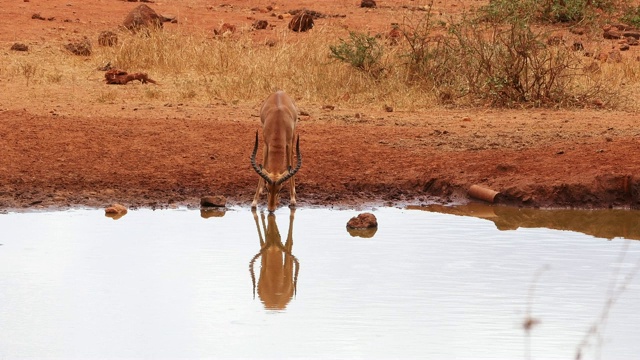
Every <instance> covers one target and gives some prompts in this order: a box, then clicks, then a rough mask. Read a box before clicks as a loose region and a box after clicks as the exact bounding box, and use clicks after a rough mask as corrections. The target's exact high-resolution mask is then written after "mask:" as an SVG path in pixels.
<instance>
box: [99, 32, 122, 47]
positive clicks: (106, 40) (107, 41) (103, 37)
mask: <svg viewBox="0 0 640 360" xmlns="http://www.w3.org/2000/svg"><path fill="white" fill-rule="evenodd" d="M117 44H118V35H116V33H114V32H113V31H103V32H101V33H100V35H98V45H100V46H114V45H117Z"/></svg>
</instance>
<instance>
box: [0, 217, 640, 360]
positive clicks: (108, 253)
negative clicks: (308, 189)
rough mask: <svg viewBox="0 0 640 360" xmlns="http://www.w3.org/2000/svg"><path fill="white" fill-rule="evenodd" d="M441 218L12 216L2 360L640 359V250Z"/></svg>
mask: <svg viewBox="0 0 640 360" xmlns="http://www.w3.org/2000/svg"><path fill="white" fill-rule="evenodd" d="M431 210H433V209H431ZM431 210H430V211H416V210H409V209H407V210H401V209H390V208H382V209H375V210H374V211H373V213H374V214H375V215H376V216H377V218H378V222H379V224H380V226H379V229H378V231H377V232H376V233H375V235H374V236H373V237H370V238H364V237H354V236H351V235H350V234H349V233H348V232H347V231H346V228H345V225H346V222H347V221H348V220H349V218H350V217H352V216H355V215H357V214H358V212H355V211H334V210H327V209H299V210H297V211H296V212H295V217H294V221H293V228H292V229H291V232H290V236H289V228H290V219H291V218H290V215H291V214H290V212H289V210H288V209H279V210H278V211H277V212H276V215H275V217H272V218H269V217H268V216H265V219H264V227H263V222H262V219H260V215H259V214H258V216H257V220H258V221H259V225H258V227H257V226H256V219H255V218H254V216H253V214H252V213H251V211H250V210H248V209H242V208H237V209H232V210H230V211H227V212H226V213H224V216H219V217H216V216H213V217H208V218H204V217H202V216H201V213H200V212H199V211H194V210H162V211H151V210H138V211H130V212H129V213H128V214H127V215H126V216H124V217H122V218H121V219H119V220H116V221H114V220H112V219H110V218H106V217H105V216H104V213H103V212H102V211H97V210H74V211H64V212H46V213H11V214H5V215H0V228H1V229H2V237H1V238H0V244H2V246H0V359H15V358H63V359H74V358H75V359H88V358H92V359H102V358H146V359H162V358H211V357H214V358H334V359H335V358H363V359H370V358H416V359H417V358H421V359H422V358H431V359H484V358H486V359H527V358H533V359H573V358H575V355H576V351H577V348H578V347H579V346H580V344H583V343H584V344H586V346H583V347H582V349H583V353H584V356H583V358H585V359H587V358H600V359H616V360H625V359H638V355H639V354H640V343H639V342H638V341H637V336H638V335H637V334H638V332H639V330H640V310H638V305H637V304H638V303H640V274H637V271H638V265H639V264H640V242H638V241H636V240H628V239H625V238H623V237H624V234H620V235H616V236H614V237H613V238H612V240H609V239H607V238H606V237H596V236H593V235H587V234H586V233H588V232H586V231H585V232H583V233H581V232H578V231H579V230H576V229H571V230H572V231H568V230H554V229H549V228H544V227H542V228H539V227H538V226H537V225H536V226H534V227H533V228H527V227H526V226H524V225H520V226H515V227H514V226H509V227H508V228H509V229H513V228H515V229H516V230H510V231H501V230H499V229H498V227H496V225H495V223H494V222H491V221H487V220H485V219H483V218H479V217H467V216H455V215H452V214H445V213H442V211H441V212H432V211H431ZM485 210H486V209H485ZM219 215H222V214H219ZM636 215H637V214H636ZM579 216H581V217H584V214H581V215H579ZM603 216H604V215H603ZM601 217H602V216H601ZM527 218H529V219H530V218H531V215H528V216H527ZM616 221H617V220H615V219H614V220H609V222H613V224H611V225H610V226H611V227H612V228H615V227H616V226H615V222H616ZM276 227H277V231H276ZM258 228H260V234H259V233H258ZM265 230H267V231H265ZM261 237H262V242H261ZM287 240H288V241H287ZM610 299H614V300H615V301H614V302H613V303H610V305H611V306H608V307H607V306H605V305H606V304H607V301H608V300H610ZM606 310H608V311H606ZM603 311H604V312H603ZM603 315H604V316H603ZM527 319H535V320H536V321H539V323H538V324H537V325H536V326H534V327H533V328H531V330H530V332H529V333H528V336H527V332H526V331H525V330H524V329H523V323H524V322H525V320H527ZM594 325H598V327H597V330H598V331H597V332H596V333H594V336H588V334H589V329H590V328H591V327H593V326H594ZM585 339H587V340H588V341H587V342H586V343H585V342H584V341H585Z"/></svg>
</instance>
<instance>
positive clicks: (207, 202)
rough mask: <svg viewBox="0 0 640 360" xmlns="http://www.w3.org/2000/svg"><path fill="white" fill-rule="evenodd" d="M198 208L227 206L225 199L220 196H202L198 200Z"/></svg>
mask: <svg viewBox="0 0 640 360" xmlns="http://www.w3.org/2000/svg"><path fill="white" fill-rule="evenodd" d="M200 206H205V207H225V206H227V198H225V197H224V196H222V195H213V196H203V197H202V198H201V199H200Z"/></svg>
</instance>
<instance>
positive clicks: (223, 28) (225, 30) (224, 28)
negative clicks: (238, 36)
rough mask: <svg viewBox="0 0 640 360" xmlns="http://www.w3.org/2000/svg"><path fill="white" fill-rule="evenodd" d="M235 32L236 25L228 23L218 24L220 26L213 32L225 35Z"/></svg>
mask: <svg viewBox="0 0 640 360" xmlns="http://www.w3.org/2000/svg"><path fill="white" fill-rule="evenodd" d="M235 32H236V26H235V25H233V24H229V23H224V24H222V25H220V28H218V29H214V30H213V34H214V35H217V36H225V35H229V34H233V33H235Z"/></svg>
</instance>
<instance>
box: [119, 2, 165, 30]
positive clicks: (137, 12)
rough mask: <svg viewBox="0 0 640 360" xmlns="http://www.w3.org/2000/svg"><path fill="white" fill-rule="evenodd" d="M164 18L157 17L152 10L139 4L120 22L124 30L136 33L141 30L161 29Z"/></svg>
mask: <svg viewBox="0 0 640 360" xmlns="http://www.w3.org/2000/svg"><path fill="white" fill-rule="evenodd" d="M163 21H164V18H163V17H161V16H160V15H158V14H157V13H156V12H155V11H154V10H153V9H152V8H150V7H149V6H147V5H145V4H141V5H139V6H138V7H136V8H135V9H133V10H132V11H131V12H130V13H129V14H128V15H127V17H126V18H125V19H124V21H123V22H122V25H124V27H125V28H127V29H129V30H131V31H133V32H136V31H139V30H141V29H144V28H146V29H159V28H162V23H163Z"/></svg>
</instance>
